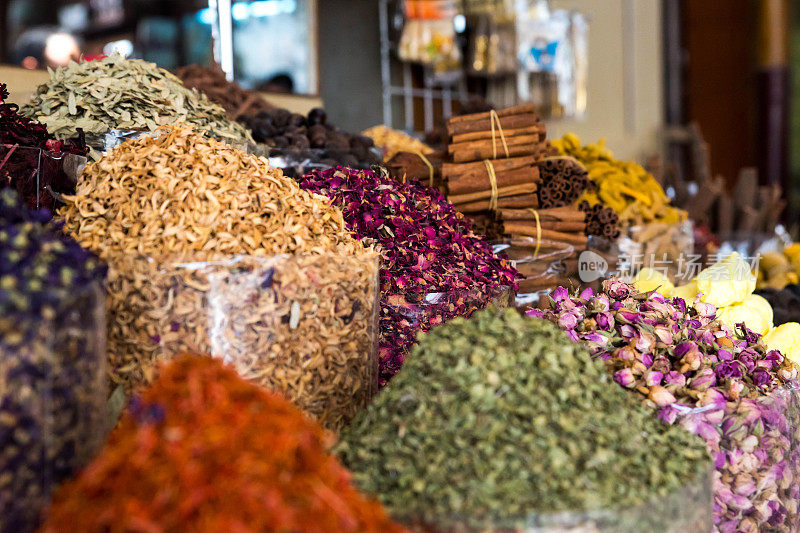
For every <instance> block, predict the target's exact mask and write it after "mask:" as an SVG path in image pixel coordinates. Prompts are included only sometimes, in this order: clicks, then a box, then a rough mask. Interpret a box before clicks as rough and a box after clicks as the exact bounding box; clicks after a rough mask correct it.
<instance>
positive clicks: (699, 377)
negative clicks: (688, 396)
mask: <svg viewBox="0 0 800 533" xmlns="http://www.w3.org/2000/svg"><path fill="white" fill-rule="evenodd" d="M716 382H717V376H716V375H715V374H714V371H713V370H712V369H710V368H703V369H702V370H700V371H699V372H698V373H697V374H696V375H695V377H694V378H692V381H691V382H689V386H690V387H691V388H693V389H694V390H698V391H704V390H708V388H709V387H712V386H714V384H716Z"/></svg>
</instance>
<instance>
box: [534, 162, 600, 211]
mask: <svg viewBox="0 0 800 533" xmlns="http://www.w3.org/2000/svg"><path fill="white" fill-rule="evenodd" d="M539 167H540V173H541V175H542V186H541V187H540V188H539V192H538V195H539V206H540V207H543V208H548V207H559V206H563V205H571V204H573V203H575V202H576V201H577V200H578V198H580V196H581V195H582V194H583V192H584V191H585V190H586V189H588V188H589V187H591V186H592V185H593V182H592V181H591V180H590V179H589V174H588V172H586V169H585V168H584V167H583V166H582V165H581V164H579V163H577V162H575V161H572V160H570V159H546V160H544V161H542V162H541V163H539Z"/></svg>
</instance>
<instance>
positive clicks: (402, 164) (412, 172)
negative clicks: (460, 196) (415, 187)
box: [385, 152, 446, 193]
mask: <svg viewBox="0 0 800 533" xmlns="http://www.w3.org/2000/svg"><path fill="white" fill-rule="evenodd" d="M445 157H446V154H445V153H444V152H432V153H429V154H423V153H421V152H420V153H417V152H397V153H396V154H395V155H394V156H393V157H392V158H391V159H389V161H387V162H386V164H385V165H386V169H387V170H388V171H389V175H391V176H392V177H393V178H394V179H396V180H397V181H399V182H400V183H405V182H406V181H409V180H412V179H416V180H419V182H420V183H422V184H423V185H428V186H431V187H436V188H437V189H439V191H441V192H442V193H445V192H446V189H445V186H444V181H443V180H442V165H443V164H444V161H445Z"/></svg>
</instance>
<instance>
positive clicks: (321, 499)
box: [43, 355, 404, 533]
mask: <svg viewBox="0 0 800 533" xmlns="http://www.w3.org/2000/svg"><path fill="white" fill-rule="evenodd" d="M329 444H330V443H329V441H328V436H327V434H326V433H324V432H323V430H322V428H321V427H320V426H319V425H317V424H315V423H313V422H312V421H310V420H308V419H306V418H305V417H303V415H302V413H301V412H300V411H299V410H298V409H297V408H296V407H294V406H292V405H291V404H290V403H289V402H287V401H286V400H284V399H283V398H281V397H279V396H277V395H274V394H271V393H268V392H266V391H263V390H261V389H259V388H258V387H255V386H253V385H251V384H249V383H247V382H246V381H243V380H242V379H241V378H240V377H239V376H237V375H236V373H235V372H233V371H232V370H229V369H227V368H225V367H223V365H222V364H221V363H220V362H219V361H214V360H211V359H208V358H205V357H197V356H192V355H182V356H179V357H178V358H176V360H174V361H172V362H171V363H170V364H169V365H168V366H167V367H166V368H165V369H164V370H163V372H162V373H161V376H160V378H159V379H158V380H157V381H156V382H155V383H153V385H152V386H151V387H149V388H148V389H147V390H146V391H144V393H143V394H142V397H141V398H139V399H134V400H133V401H132V402H131V405H130V407H129V409H128V411H127V413H126V415H125V416H124V418H123V420H122V422H121V423H120V425H119V427H118V428H117V429H116V430H115V431H114V433H113V434H112V435H111V438H110V440H109V442H108V444H107V445H106V447H105V448H104V450H103V452H102V453H101V454H100V456H99V457H98V458H97V459H96V460H95V461H94V462H93V463H92V464H91V465H89V467H88V468H86V469H85V470H84V471H83V472H82V473H81V475H80V477H79V478H78V479H77V480H75V481H73V482H70V483H68V484H66V485H64V487H63V488H62V489H61V490H60V491H59V492H58V493H57V494H56V496H55V498H54V503H53V506H52V507H51V509H50V512H49V515H48V518H47V522H46V524H45V526H44V528H43V531H45V532H61V531H86V532H99V531H238V532H242V533H244V532H256V531H274V532H279V531H287V532H288V531H303V532H305V533H327V532H331V531H340V532H347V531H351V532H359V533H369V532H376V533H377V532H381V533H384V532H387V533H392V532H397V533H401V532H402V531H404V530H403V529H402V528H401V527H400V526H398V525H396V524H394V523H393V522H391V521H390V519H389V518H388V517H387V516H386V513H385V512H384V511H383V509H382V508H381V506H380V505H379V504H378V503H377V502H374V501H371V500H369V499H367V498H365V497H364V496H362V495H361V494H360V493H359V492H358V491H357V490H356V489H355V488H354V487H353V486H352V485H351V484H350V476H349V474H348V472H347V471H346V470H345V469H344V468H343V467H342V466H341V465H340V464H339V462H338V461H337V460H336V459H335V458H334V457H332V456H331V455H329V454H328V453H327V452H326V449H327V447H328V445H329Z"/></svg>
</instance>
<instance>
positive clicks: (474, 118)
mask: <svg viewBox="0 0 800 533" xmlns="http://www.w3.org/2000/svg"><path fill="white" fill-rule="evenodd" d="M496 113H497V116H498V118H499V119H500V127H501V128H503V129H506V128H508V129H515V128H520V127H525V126H532V125H535V124H537V123H539V116H538V115H537V114H536V109H535V108H534V107H533V106H532V105H530V104H524V105H519V106H515V107H509V108H507V109H501V110H500V111H497V112H496ZM491 129H492V118H491V112H483V113H473V114H471V115H462V116H460V117H453V118H451V119H450V120H449V121H448V122H447V134H448V135H450V136H453V135H460V134H463V133H471V132H475V131H486V130H491Z"/></svg>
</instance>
